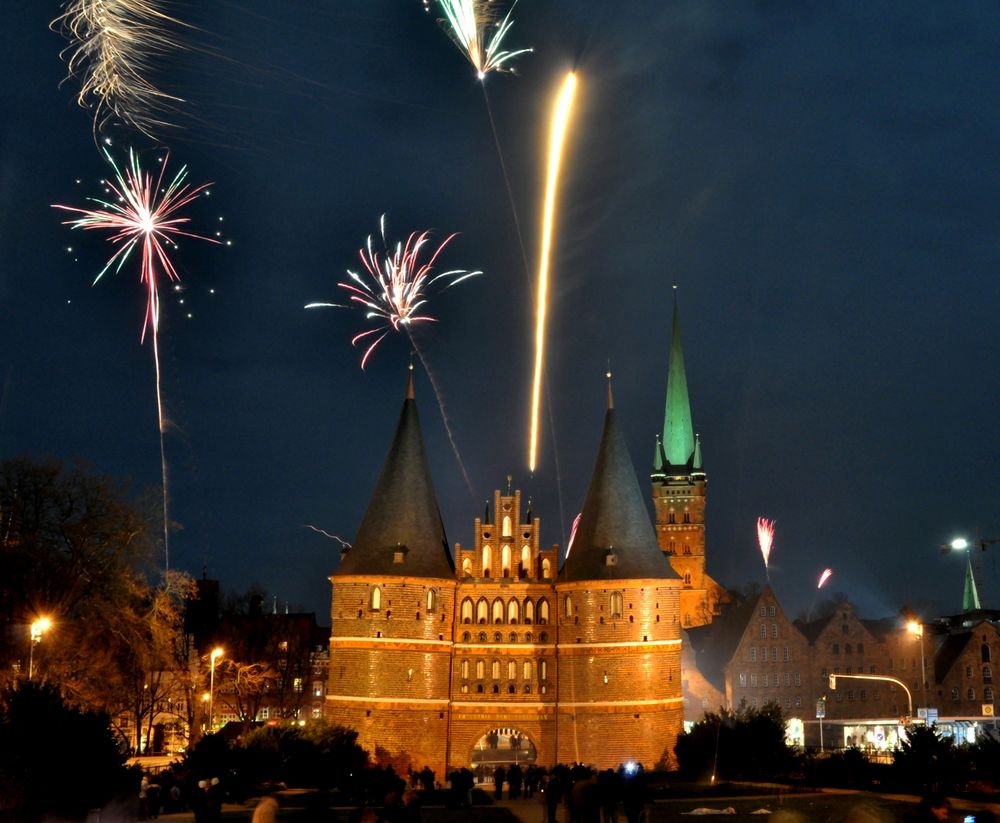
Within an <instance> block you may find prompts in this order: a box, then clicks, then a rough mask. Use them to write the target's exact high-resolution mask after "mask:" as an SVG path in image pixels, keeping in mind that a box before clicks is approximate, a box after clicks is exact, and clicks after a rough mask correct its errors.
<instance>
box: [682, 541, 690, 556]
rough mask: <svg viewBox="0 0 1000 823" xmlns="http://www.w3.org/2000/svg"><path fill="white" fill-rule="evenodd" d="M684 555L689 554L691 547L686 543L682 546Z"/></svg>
mask: <svg viewBox="0 0 1000 823" xmlns="http://www.w3.org/2000/svg"><path fill="white" fill-rule="evenodd" d="M684 554H691V546H690V544H688V543H685V544H684Z"/></svg>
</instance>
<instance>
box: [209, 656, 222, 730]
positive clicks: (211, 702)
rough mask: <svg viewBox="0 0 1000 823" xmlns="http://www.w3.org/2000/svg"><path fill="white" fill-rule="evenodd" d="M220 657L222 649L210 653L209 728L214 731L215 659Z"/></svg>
mask: <svg viewBox="0 0 1000 823" xmlns="http://www.w3.org/2000/svg"><path fill="white" fill-rule="evenodd" d="M220 657H222V649H221V648H215V649H212V653H211V654H210V655H209V661H210V663H211V674H210V675H209V679H208V728H209V730H210V731H212V732H214V731H215V661H216V660H217V659H218V658H220Z"/></svg>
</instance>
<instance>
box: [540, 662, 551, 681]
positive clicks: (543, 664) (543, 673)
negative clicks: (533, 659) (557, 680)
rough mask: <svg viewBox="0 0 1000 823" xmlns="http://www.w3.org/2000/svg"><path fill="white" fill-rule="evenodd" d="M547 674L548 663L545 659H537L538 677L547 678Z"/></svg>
mask: <svg viewBox="0 0 1000 823" xmlns="http://www.w3.org/2000/svg"><path fill="white" fill-rule="evenodd" d="M548 675H549V664H548V661H547V660H539V661H538V679H539V680H547V679H548Z"/></svg>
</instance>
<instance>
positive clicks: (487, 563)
mask: <svg viewBox="0 0 1000 823" xmlns="http://www.w3.org/2000/svg"><path fill="white" fill-rule="evenodd" d="M492 567H493V549H491V548H490V547H489V546H483V577H490V576H491V573H490V572H491V569H492Z"/></svg>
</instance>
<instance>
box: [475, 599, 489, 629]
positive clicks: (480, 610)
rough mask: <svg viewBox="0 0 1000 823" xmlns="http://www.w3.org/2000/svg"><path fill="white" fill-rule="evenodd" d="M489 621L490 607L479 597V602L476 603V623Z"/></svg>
mask: <svg viewBox="0 0 1000 823" xmlns="http://www.w3.org/2000/svg"><path fill="white" fill-rule="evenodd" d="M489 619H490V606H489V604H488V603H487V602H486V598H485V597H480V598H479V602H478V603H476V622H477V623H486V622H488V621H489Z"/></svg>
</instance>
